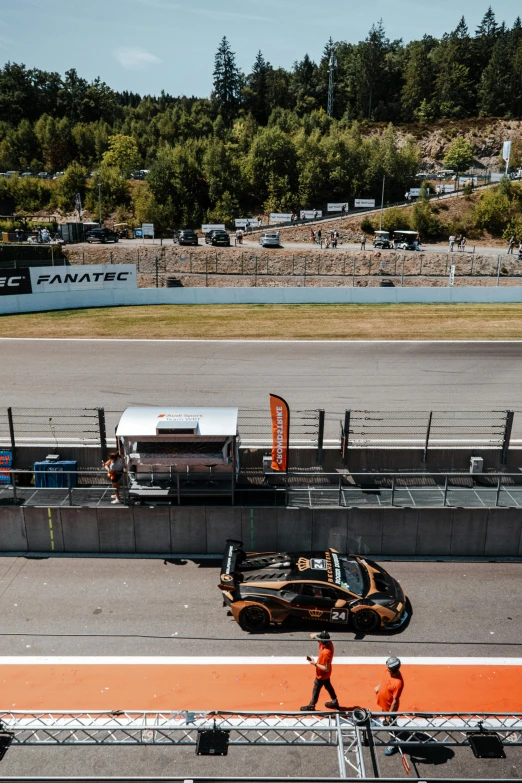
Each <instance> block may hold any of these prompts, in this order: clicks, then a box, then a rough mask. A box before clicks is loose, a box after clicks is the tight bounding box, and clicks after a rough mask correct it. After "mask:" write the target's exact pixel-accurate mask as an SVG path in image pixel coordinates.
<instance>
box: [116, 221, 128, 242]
mask: <svg viewBox="0 0 522 783" xmlns="http://www.w3.org/2000/svg"><path fill="white" fill-rule="evenodd" d="M113 229H114V233H115V234H117V235H118V238H119V239H128V238H129V224H128V223H115V224H114V226H113Z"/></svg>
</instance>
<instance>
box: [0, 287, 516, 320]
mask: <svg viewBox="0 0 522 783" xmlns="http://www.w3.org/2000/svg"><path fill="white" fill-rule="evenodd" d="M521 301H522V286H456V287H451V288H450V287H449V286H448V287H444V288H443V287H441V288H435V287H428V286H419V287H412V288H377V287H376V288H373V287H366V288H351V287H348V286H346V287H335V288H334V287H329V286H328V287H327V286H325V287H324V288H304V287H288V288H282V287H274V288H246V287H240V288H137V289H135V290H133V289H129V290H121V291H120V290H117V289H108V290H103V289H100V290H97V291H63V292H60V293H52V294H38V295H33V294H19V295H16V296H3V297H2V298H1V299H0V315H8V314H14V313H33V312H40V311H45V310H75V309H79V308H85V307H118V306H129V305H169V304H170V305H175V304H180V305H207V304H210V305H211V304H225V305H231V304H407V303H421V304H430V303H432V304H455V303H478V304H495V303H506V302H521Z"/></svg>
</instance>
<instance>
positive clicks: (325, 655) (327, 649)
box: [315, 643, 334, 680]
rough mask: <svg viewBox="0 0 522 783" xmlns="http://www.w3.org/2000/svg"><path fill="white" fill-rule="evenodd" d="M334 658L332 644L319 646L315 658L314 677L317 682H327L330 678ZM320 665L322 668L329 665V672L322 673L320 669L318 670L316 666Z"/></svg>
mask: <svg viewBox="0 0 522 783" xmlns="http://www.w3.org/2000/svg"><path fill="white" fill-rule="evenodd" d="M333 657H334V646H333V644H331V643H330V644H329V645H326V644H321V646H320V648H319V655H318V656H317V661H316V666H315V676H316V677H317V679H318V680H329V679H330V677H331V676H332V661H333ZM318 663H320V664H322V665H323V666H328V664H330V671H327V672H324V671H323V670H322V669H319V668H318V667H317V664H318Z"/></svg>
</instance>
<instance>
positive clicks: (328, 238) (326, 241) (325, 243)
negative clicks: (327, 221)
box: [324, 232, 330, 249]
mask: <svg viewBox="0 0 522 783" xmlns="http://www.w3.org/2000/svg"><path fill="white" fill-rule="evenodd" d="M324 246H325V248H326V249H328V248H329V247H330V234H329V233H328V232H326V239H325V240H324Z"/></svg>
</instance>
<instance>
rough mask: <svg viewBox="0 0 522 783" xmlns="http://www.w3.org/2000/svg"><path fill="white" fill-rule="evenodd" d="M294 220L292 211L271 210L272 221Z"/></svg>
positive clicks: (286, 221)
mask: <svg viewBox="0 0 522 783" xmlns="http://www.w3.org/2000/svg"><path fill="white" fill-rule="evenodd" d="M291 220H292V213H291V212H271V213H270V222H271V223H290V221H291Z"/></svg>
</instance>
